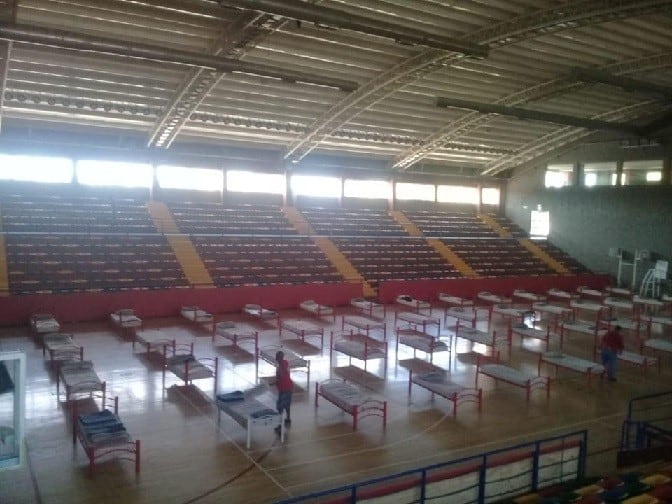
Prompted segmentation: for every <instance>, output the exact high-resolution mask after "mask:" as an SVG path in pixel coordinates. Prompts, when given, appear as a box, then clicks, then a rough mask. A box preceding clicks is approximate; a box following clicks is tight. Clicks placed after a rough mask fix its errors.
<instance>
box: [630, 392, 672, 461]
mask: <svg viewBox="0 0 672 504" xmlns="http://www.w3.org/2000/svg"><path fill="white" fill-rule="evenodd" d="M671 411H672V391H667V392H659V393H656V394H647V395H643V396H639V397H635V398H633V399H631V400H630V402H629V404H628V416H627V418H626V419H625V420H624V421H623V426H622V428H621V446H620V450H621V451H625V450H637V449H642V448H647V447H648V438H649V437H650V436H649V434H654V432H655V435H661V434H664V435H665V436H666V437H669V438H672V430H670V429H667V428H665V427H664V424H666V423H668V424H670V423H671V422H672V415H670V412H671Z"/></svg>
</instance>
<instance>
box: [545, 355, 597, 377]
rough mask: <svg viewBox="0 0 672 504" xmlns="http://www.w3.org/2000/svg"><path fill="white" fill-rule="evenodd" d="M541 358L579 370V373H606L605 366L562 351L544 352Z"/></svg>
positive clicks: (550, 362)
mask: <svg viewBox="0 0 672 504" xmlns="http://www.w3.org/2000/svg"><path fill="white" fill-rule="evenodd" d="M541 360H542V361H543V362H547V363H548V364H553V365H555V366H559V367H563V368H566V369H571V370H572V371H578V372H579V373H590V374H598V375H599V374H602V373H604V366H603V365H602V364H598V363H596V362H593V361H589V360H587V359H582V358H581V357H575V356H573V355H567V354H564V353H562V352H548V353H545V354H542V356H541Z"/></svg>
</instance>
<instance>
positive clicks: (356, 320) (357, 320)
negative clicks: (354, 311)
mask: <svg viewBox="0 0 672 504" xmlns="http://www.w3.org/2000/svg"><path fill="white" fill-rule="evenodd" d="M343 323H345V324H349V325H351V326H354V327H356V328H358V329H365V330H368V329H383V328H384V327H385V323H384V322H379V321H377V320H371V319H368V318H366V317H360V316H357V315H346V316H345V317H343Z"/></svg>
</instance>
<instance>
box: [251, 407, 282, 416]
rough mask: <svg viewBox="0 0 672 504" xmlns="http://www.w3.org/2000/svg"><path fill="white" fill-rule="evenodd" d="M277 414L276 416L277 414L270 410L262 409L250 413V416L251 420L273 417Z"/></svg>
mask: <svg viewBox="0 0 672 504" xmlns="http://www.w3.org/2000/svg"><path fill="white" fill-rule="evenodd" d="M277 414H278V412H277V411H275V410H272V409H271V408H264V409H262V410H259V411H253V412H252V413H250V416H251V417H252V418H263V417H267V416H273V415H277Z"/></svg>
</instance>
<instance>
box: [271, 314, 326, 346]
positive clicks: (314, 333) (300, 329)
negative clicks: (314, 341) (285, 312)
mask: <svg viewBox="0 0 672 504" xmlns="http://www.w3.org/2000/svg"><path fill="white" fill-rule="evenodd" d="M283 331H285V332H290V333H292V334H295V335H296V336H297V337H298V338H299V339H300V340H301V341H303V342H304V343H306V338H310V337H314V338H319V340H320V344H319V346H316V345H313V346H316V348H319V350H320V353H321V352H322V349H323V348H324V327H320V326H318V325H315V324H313V323H312V322H309V321H307V320H301V319H288V320H282V321H281V322H280V339H281V340H282V333H283Z"/></svg>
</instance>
